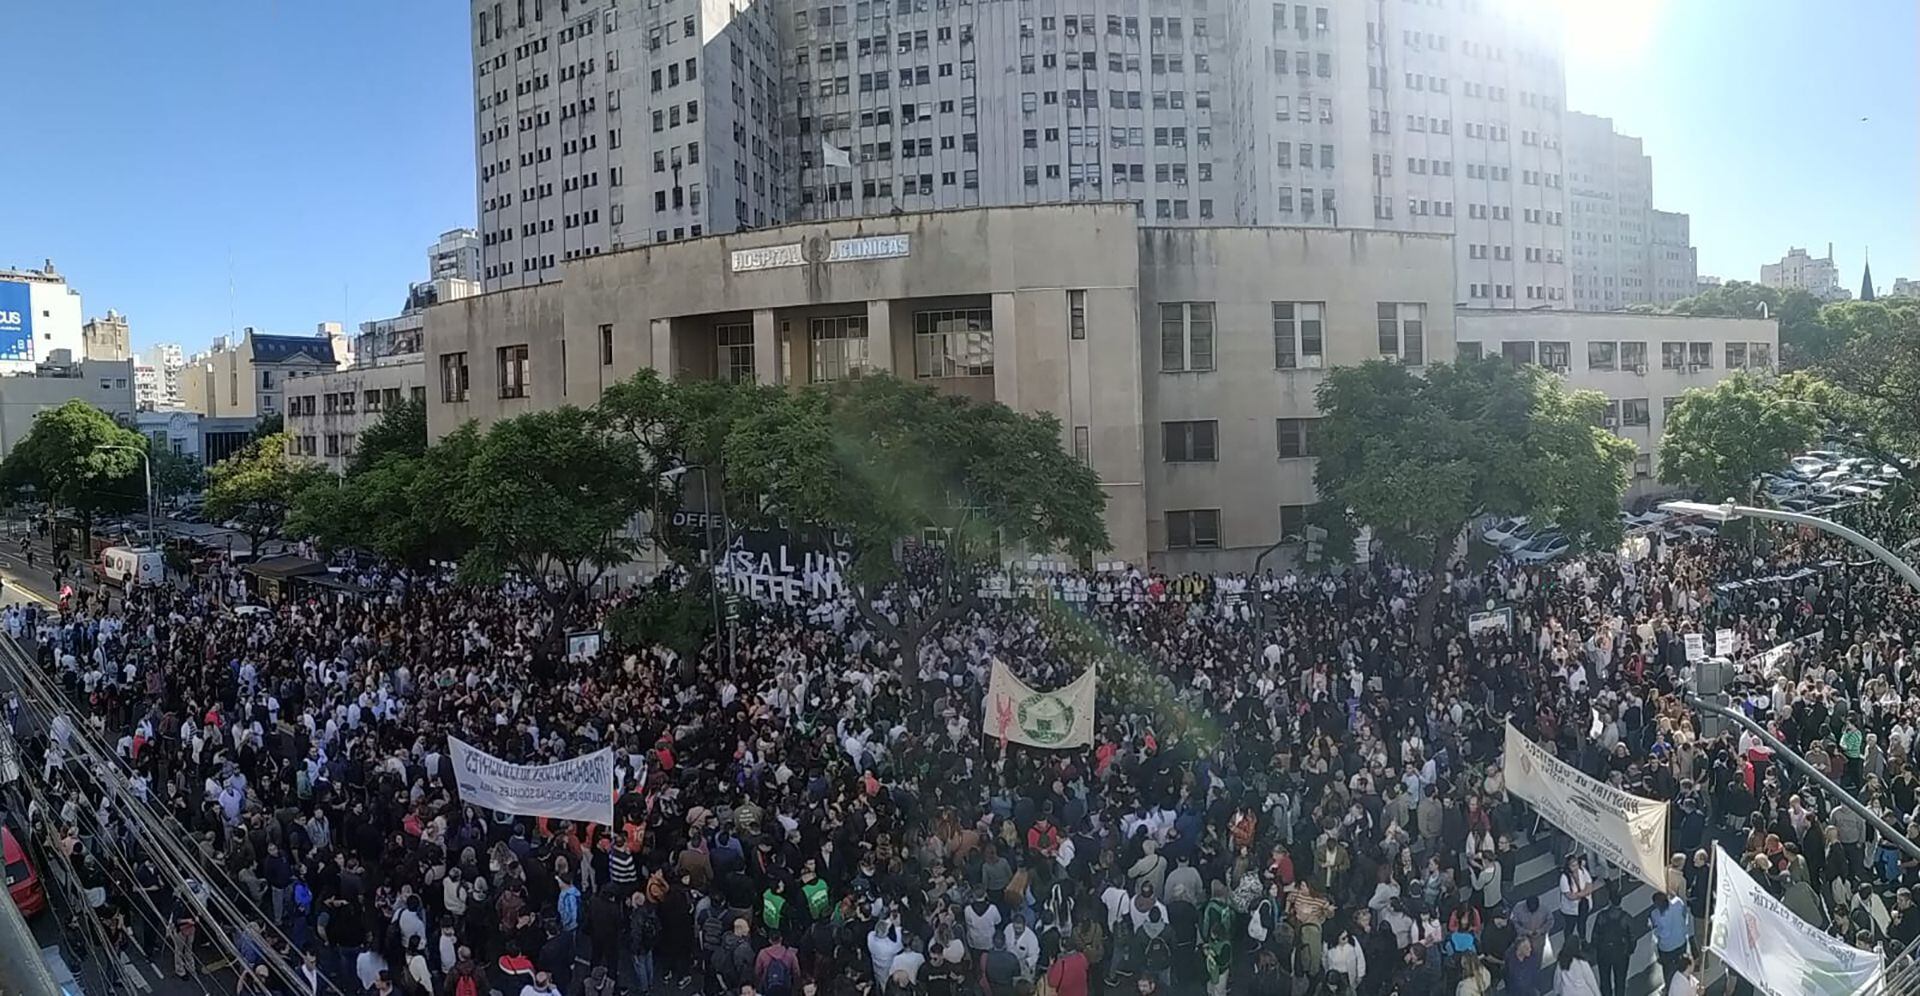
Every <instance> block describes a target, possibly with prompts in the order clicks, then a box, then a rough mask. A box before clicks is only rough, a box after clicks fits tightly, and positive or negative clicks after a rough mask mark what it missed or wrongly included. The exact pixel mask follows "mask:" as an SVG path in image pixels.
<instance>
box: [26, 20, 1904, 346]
mask: <svg viewBox="0 0 1920 996" xmlns="http://www.w3.org/2000/svg"><path fill="white" fill-rule="evenodd" d="M1617 6H1618V9H1617V10H1615V8H1614V7H1613V6H1609V7H1608V8H1607V10H1608V11H1611V13H1608V12H1599V13H1596V9H1597V8H1596V7H1595V5H1591V4H1577V5H1576V6H1575V7H1574V8H1572V10H1571V12H1570V26H1569V35H1570V36H1572V37H1573V38H1575V39H1576V40H1577V39H1580V38H1587V39H1590V40H1592V41H1591V43H1589V44H1585V45H1581V44H1570V45H1569V46H1568V48H1567V60H1566V62H1567V100H1566V106H1567V109H1568V110H1574V111H1581V112H1585V113H1591V114H1597V115H1604V116H1607V117H1610V118H1612V119H1613V120H1614V122H1615V124H1616V126H1617V127H1618V129H1619V130H1620V131H1621V132H1622V133H1624V134H1628V135H1633V136H1636V137H1639V138H1641V139H1642V140H1643V141H1644V142H1645V147H1646V150H1647V153H1648V155H1650V156H1651V157H1652V158H1653V159H1654V170H1655V174H1656V193H1655V202H1656V206H1657V207H1659V208H1661V209H1663V210H1669V211H1680V212H1687V213H1689V214H1691V215H1692V219H1693V239H1694V243H1695V245H1696V246H1697V247H1698V250H1699V272H1700V273H1701V274H1702V275H1712V276H1717V277H1721V278H1725V279H1741V280H1754V279H1757V277H1758V275H1759V267H1760V265H1761V264H1762V263H1766V262H1771V261H1775V260H1777V259H1778V258H1779V257H1780V256H1781V255H1782V254H1784V253H1785V252H1786V251H1787V249H1788V248H1789V247H1790V246H1814V247H1824V246H1825V245H1826V244H1827V243H1828V242H1829V241H1831V242H1833V243H1834V245H1835V253H1836V262H1837V263H1838V265H1839V267H1840V270H1841V282H1842V283H1843V284H1852V285H1857V283H1858V279H1859V272H1860V265H1861V262H1862V255H1863V252H1864V251H1865V250H1867V249H1870V250H1871V253H1872V258H1873V261H1874V262H1875V263H1877V264H1879V273H1878V277H1879V280H1880V281H1881V282H1882V284H1883V285H1885V286H1889V287H1890V286H1891V284H1892V281H1893V280H1894V279H1895V278H1898V277H1903V276H1912V275H1914V274H1915V273H1916V272H1917V271H1920V266H1916V262H1915V257H1916V252H1915V244H1914V243H1915V234H1914V233H1915V231H1916V228H1920V226H1916V224H1915V223H1914V217H1913V213H1912V208H1911V205H1913V204H1914V203H1915V202H1916V201H1917V200H1920V197H1916V196H1915V195H1914V183H1915V181H1914V179H1913V177H1914V174H1915V173H1916V169H1915V161H1916V156H1915V151H1914V142H1913V136H1912V128H1911V122H1912V121H1913V120H1914V119H1915V117H1916V115H1915V113H1914V110H1913V104H1914V96H1913V94H1912V93H1911V92H1910V91H1911V87H1906V86H1903V85H1901V79H1900V60H1899V59H1897V58H1894V59H1891V60H1890V61H1889V60H1887V59H1876V58H1872V57H1871V54H1870V53H1871V49H1872V48H1873V47H1874V46H1895V47H1897V45H1898V40H1899V39H1900V38H1903V37H1911V35H1912V33H1913V32H1912V30H1911V29H1912V27H1913V25H1912V23H1911V21H1912V18H1913V12H1912V11H1911V10H1906V11H1901V10H1893V9H1888V10H1882V11H1866V12H1861V11H1856V10H1851V9H1843V10H1839V11H1832V12H1824V13H1823V15H1822V19H1821V20H1819V22H1818V23H1800V21H1802V20H1808V19H1805V18H1801V17H1799V16H1798V14H1797V12H1800V11H1801V10H1802V8H1800V7H1798V5H1795V4H1790V3H1787V2H1786V0H1766V2H1762V3H1759V4H1755V5H1750V6H1743V8H1742V9H1743V10H1744V11H1748V13H1747V14H1746V15H1745V16H1744V17H1743V18H1740V19H1736V20H1737V21H1738V23H1737V24H1731V25H1730V24H1729V23H1728V19H1727V18H1726V17H1725V16H1723V15H1724V13H1725V10H1726V9H1727V8H1728V5H1727V4H1726V3H1722V2H1718V0H1716V2H1712V3H1700V4H1674V3H1666V4H1661V3H1657V2H1651V0H1640V2H1637V3H1630V4H1625V5H1617ZM109 13H110V12H109V11H108V10H107V8H106V7H105V6H104V5H99V4H80V5H72V6H71V7H66V8H61V9H53V10H43V9H35V10H34V11H32V12H30V13H28V14H26V15H24V17H25V19H26V20H27V21H28V22H29V23H28V25H27V28H26V32H25V33H26V34H28V35H30V36H38V37H45V38H85V39H88V40H89V42H90V43H91V44H92V45H93V46H94V49H93V52H94V54H95V55H96V56H104V57H107V58H110V59H115V60H120V62H121V64H122V65H123V66H125V67H127V68H129V69H131V70H137V71H131V72H122V73H118V74H114V76H113V78H112V79H109V78H108V77H106V76H104V75H98V74H92V75H90V74H85V73H82V72H80V71H79V70H78V69H77V68H76V66H77V63H76V61H75V60H72V59H70V58H64V57H63V56H64V55H67V54H70V53H65V52H63V50H62V48H61V46H59V45H52V44H49V45H42V46H34V47H30V48H29V50H28V51H27V52H26V53H24V59H23V65H22V67H21V68H22V70H23V71H22V73H21V77H22V78H24V79H26V80H28V88H27V94H28V97H29V101H28V102H29V103H30V104H33V105H34V106H37V107H38V108H40V110H39V113H40V114H42V115H44V116H45V122H44V123H45V124H46V126H47V127H46V128H44V129H42V130H44V131H46V132H48V133H49V134H53V135H58V136H63V137H69V138H70V139H71V140H69V141H66V142H63V143H61V144H60V145H59V148H60V149H61V150H70V151H62V153H61V154H59V155H53V154H49V153H46V152H42V153H38V154H37V155H34V156H27V157H16V158H15V159H14V160H11V161H10V162H9V165H7V166H5V167H0V170H3V171H0V180H4V181H5V182H6V183H7V185H8V187H9V189H12V190H15V191H16V192H22V191H33V193H32V194H31V196H28V195H26V194H24V193H16V203H15V209H14V213H15V214H16V215H17V216H18V217H17V221H16V223H15V224H11V225H9V226H7V227H6V230H5V231H4V232H0V265H7V266H35V267H37V266H38V265H39V264H40V262H41V260H42V259H43V258H47V257H51V258H52V259H53V260H54V261H55V263H56V265H58V266H59V267H60V269H61V271H62V272H63V273H65V274H66V275H67V276H68V278H69V279H70V280H71V281H72V284H73V286H74V287H76V288H77V289H79V290H80V291H81V292H82V293H83V294H84V295H85V298H86V309H87V312H88V314H89V316H91V315H98V314H103V313H104V312H105V311H106V309H108V308H109V307H111V308H114V309H117V310H118V311H120V312H121V313H123V314H126V315H127V316H128V317H129V320H130V321H131V323H132V330H133V340H134V346H135V348H136V349H145V348H147V347H149V346H151V345H153V344H154V343H157V342H162V341H171V342H178V343H180V344H182V345H183V346H185V347H186V348H187V350H188V351H189V352H192V351H195V350H198V349H201V348H204V347H205V345H206V344H207V343H208V342H209V341H210V340H211V339H212V338H213V337H214V336H216V335H219V334H223V333H226V332H228V331H229V330H230V329H231V330H237V329H238V328H239V327H242V326H249V325H251V326H254V327H256V328H261V329H263V330H271V331H276V332H285V331H293V332H299V331H303V330H307V329H311V328H313V327H314V325H315V323H317V322H320V321H325V320H334V321H344V322H346V323H348V324H349V325H350V326H352V325H357V324H358V323H360V322H362V321H368V320H374V319H379V318H384V317H388V316H391V315H393V314H397V313H398V312H399V311H400V307H401V305H402V304H403V303H404V301H405V298H406V290H407V285H408V284H409V283H410V282H412V281H416V280H421V279H425V278H426V276H427V274H426V273H425V272H424V261H423V259H422V256H423V253H424V252H425V250H426V249H427V248H428V247H429V246H430V245H432V243H433V240H434V238H435V237H436V236H437V234H438V233H440V232H442V231H444V230H447V229H451V228H457V227H468V226H474V227H477V223H476V222H477V220H476V219H475V217H474V214H475V210H474V209H475V193H474V187H473V176H474V169H475V167H474V163H473V160H474V156H473V135H472V132H473V124H472V122H473V101H474V97H473V92H472V91H473V89H474V88H473V87H472V76H471V71H472V70H471V66H470V51H469V45H470V32H471V26H470V24H469V23H468V19H467V16H466V11H465V9H464V7H463V6H458V5H445V6H444V7H441V6H435V7H434V8H431V9H430V10H428V11H427V12H425V13H420V12H416V11H406V12H397V11H391V10H385V9H382V8H380V7H377V6H375V5H370V4H353V5H348V8H347V10H346V12H325V13H322V12H315V11H310V10H305V9H302V8H299V7H296V6H293V5H285V4H280V5H274V6H270V7H267V8H263V9H259V10H255V9H253V8H250V7H243V6H241V5H238V4H231V5H218V6H216V7H214V8H212V9H211V12H209V13H203V14H201V15H200V16H198V17H195V18H184V19H183V18H178V17H169V16H162V15H160V14H158V13H156V12H153V11H138V12H131V13H128V12H115V13H113V16H111V17H109V16H108V14H109ZM1595 17H1599V18H1601V20H1600V21H1597V22H1596V21H1595V20H1594V18H1595ZM1903 23H1904V25H1905V29H1904V30H1903ZM1597 24H1599V25H1604V26H1605V30H1602V29H1601V27H1597V26H1596V25H1597ZM1710 29H1711V30H1712V31H1714V32H1716V34H1712V35H1709V34H1708V31H1709V30H1710ZM188 30H194V31H197V32H199V34H198V36H197V37H198V39H199V41H198V45H199V46H200V49H199V50H200V53H201V54H202V55H205V54H206V53H207V52H212V53H215V54H216V57H213V58H205V59H202V60H200V61H199V62H195V61H194V60H193V59H191V58H189V57H188V56H187V55H186V54H185V51H186V48H185V46H170V45H166V44H151V43H150V42H149V38H150V37H151V38H155V39H164V38H166V37H172V36H175V35H179V34H180V33H182V32H185V31H188ZM1729 31H1731V32H1732V35H1733V37H1728V36H1726V33H1727V32H1729ZM182 37H184V36H182ZM1709 41H1710V42H1711V44H1708V42H1709ZM1789 41H1791V42H1792V43H1793V44H1795V45H1798V46H1800V47H1801V50H1802V51H1803V52H1804V53H1808V54H1811V56H1812V60H1811V61H1812V62H1813V63H1815V64H1825V65H1829V66H1831V67H1832V70H1831V71H1830V72H1828V73H1827V74H1826V83H1827V86H1825V87H1824V88H1822V89H1821V90H1820V91H1819V93H1817V94H1814V93H1810V92H1802V91H1806V90H1807V88H1805V87H1797V88H1796V87H1791V86H1788V85H1787V83H1786V82H1784V81H1773V80H1771V79H1770V77H1769V76H1768V75H1767V70H1766V66H1767V65H1768V64H1770V63H1772V64H1777V63H1774V62H1773V60H1770V59H1769V58H1768V57H1767V55H1766V53H1767V51H1769V50H1770V49H1773V48H1777V47H1778V46H1779V45H1782V44H1786V43H1787V42H1789ZM1861 48H1864V49H1867V50H1868V51H1858V50H1857V49H1861ZM290 51H299V52H300V53H301V54H302V58H301V59H300V60H298V61H291V60H287V59H285V58H284V56H285V54H286V53H287V52H290ZM1843 56H1844V57H1843ZM1909 61H1910V60H1909ZM346 66H354V67H372V68H374V69H380V70H383V71H380V72H358V73H350V72H344V71H333V70H334V69H335V67H346ZM143 73H144V75H146V76H148V77H152V78H165V79H168V80H169V81H170V82H171V83H172V84H173V86H172V87H171V88H159V89H158V90H157V91H152V92H149V91H142V92H140V93H132V92H130V91H128V90H125V89H122V88H121V86H120V85H119V84H116V83H115V82H114V80H122V79H129V78H139V77H140V76H141V75H143ZM1689 88H1690V89H1689ZM1675 92H1685V93H1690V94H1697V95H1698V97H1697V99H1696V98H1694V97H1688V98H1687V99H1683V100H1675V99H1674V96H1673V95H1674V93H1675ZM1861 118H1865V119H1866V120H1864V121H1863V120H1860V119H1861ZM1787 120H1791V121H1793V125H1794V127H1795V128H1796V129H1799V132H1800V133H1799V134H1796V135H1795V136H1794V139H1793V141H1790V142H1781V143H1780V144H1779V145H1777V146H1776V145H1774V144H1773V143H1772V141H1770V140H1769V138H1768V137H1767V134H1766V133H1767V132H1769V131H1771V132H1772V133H1773V134H1774V135H1776V136H1777V135H1778V134H1779V129H1780V128H1781V127H1782V125H1781V122H1783V121H1787ZM236 121H237V122H244V124H241V125H235V124H234V122H236ZM1903 122H1904V123H1905V124H1906V134H1905V135H1902V134H1901V125H1902V123H1903ZM83 123H84V124H83ZM100 136H111V138H101V137H100ZM103 142H105V143H106V144H107V146H108V147H109V148H112V149H113V150H114V152H115V153H117V154H114V155H105V154H102V153H101V151H100V149H101V144H102V143H103ZM82 149H86V150H88V152H87V153H82V152H81V151H80V150H82ZM89 153H90V154H89ZM1728 160H1732V162H1731V163H1730V162H1728ZM1743 165H1744V166H1746V167H1748V168H1740V167H1742V166H1743ZM1822 184H1824V185H1822ZM1756 204H1759V205H1762V206H1763V207H1764V209H1755V208H1754V205H1756ZM1888 205H1895V206H1896V207H1895V209H1894V210H1891V211H1889V210H1887V207H1888ZM1901 205H1905V206H1906V208H1905V209H1904V210H1903V209H1901V208H1900V207H1899V206H1901ZM1383 224H1386V223H1383Z"/></svg>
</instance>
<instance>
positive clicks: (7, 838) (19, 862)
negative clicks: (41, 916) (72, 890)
mask: <svg viewBox="0 0 1920 996" xmlns="http://www.w3.org/2000/svg"><path fill="white" fill-rule="evenodd" d="M0 856H4V857H5V858H6V862H7V893H8V894H9V895H11V896H12V897H13V905H15V906H17V907H19V909H20V915H21V916H33V915H34V914H36V913H39V912H42V911H44V910H45V909H46V908H47V889H46V886H44V885H42V884H41V882H40V873H39V872H38V871H35V870H34V867H33V862H31V861H29V860H27V850H26V848H24V847H21V846H20V842H19V841H18V840H15V839H14V837H13V830H12V828H10V827H0Z"/></svg>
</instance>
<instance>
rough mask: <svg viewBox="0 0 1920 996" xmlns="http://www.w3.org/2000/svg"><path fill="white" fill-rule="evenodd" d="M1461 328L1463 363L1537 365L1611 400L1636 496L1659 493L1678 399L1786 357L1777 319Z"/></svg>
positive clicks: (1548, 318) (1559, 314)
mask: <svg viewBox="0 0 1920 996" xmlns="http://www.w3.org/2000/svg"><path fill="white" fill-rule="evenodd" d="M1455 324H1456V327H1457V329H1458V338H1459V346H1458V349H1459V355H1460V356H1461V357H1462V358H1466V357H1477V356H1482V355H1487V356H1503V357H1506V358H1507V359H1509V360H1512V361H1513V362H1515V363H1537V364H1539V365H1540V366H1542V367H1545V368H1547V369H1548V370H1551V371H1553V372H1554V373H1557V374H1561V375H1562V376H1564V377H1565V378H1566V380H1567V385H1568V386H1569V387H1573V388H1580V389H1590V390H1595V391H1599V392H1600V393H1602V394H1605V395H1606V396H1607V414H1606V426H1607V427H1608V428H1610V429H1612V430H1614V431H1615V432H1617V433H1619V434H1620V435H1621V436H1622V437H1624V438H1626V439H1628V440H1630V441H1632V442H1633V444H1634V446H1635V447H1636V448H1637V452H1638V455H1637V456H1636V457H1635V458H1634V464H1633V476H1632V478H1631V480H1630V481H1629V489H1628V495H1629V497H1637V496H1639V495H1642V494H1646V493H1649V492H1652V491H1655V490H1658V487H1659V486H1658V482H1657V478H1658V476H1659V473H1660V467H1659V451H1660V436H1661V434H1662V433H1664V432H1665V431H1666V420H1667V414H1668V413H1669V412H1671V411H1672V410H1673V406H1674V404H1675V403H1676V402H1677V401H1679V399H1680V396H1681V395H1683V394H1685V393H1686V392H1687V391H1689V390H1692V389H1694V388H1710V387H1712V386H1714V385H1715V384H1718V383H1720V382H1721V381H1722V380H1725V379H1726V378H1727V377H1728V376H1731V375H1732V374H1733V373H1735V372H1738V371H1743V370H1746V371H1769V370H1772V369H1774V363H1775V361H1776V359H1777V358H1778V357H1779V355H1780V323H1779V322H1777V321H1775V320H1772V319H1759V318H1686V317H1681V316H1678V315H1647V314H1637V313H1632V312H1612V313H1607V314H1593V313H1589V312H1580V311H1527V312H1503V311H1484V310H1475V309H1462V310H1461V311H1460V312H1459V313H1458V315H1457V316H1456V318H1455Z"/></svg>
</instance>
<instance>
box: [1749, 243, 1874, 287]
mask: <svg viewBox="0 0 1920 996" xmlns="http://www.w3.org/2000/svg"><path fill="white" fill-rule="evenodd" d="M1760 283H1761V284H1762V285H1763V286H1766V287H1772V288H1774V289H1776V290H1803V291H1806V292H1807V293H1809V294H1812V295H1813V296H1814V297H1817V298H1819V299H1820V300H1822V301H1844V300H1846V299H1848V298H1849V297H1852V296H1853V292H1852V291H1849V290H1847V289H1846V288H1845V287H1842V286H1840V268H1839V267H1837V266H1835V265H1834V263H1833V243H1831V242H1829V243H1827V254H1826V255H1825V256H1821V257H1815V256H1813V255H1811V254H1809V253H1808V252H1807V251H1806V250H1805V249H1801V248H1799V247H1798V246H1795V247H1793V248H1790V249H1788V250H1787V254H1786V255H1785V256H1782V257H1780V262H1778V263H1762V264H1760Z"/></svg>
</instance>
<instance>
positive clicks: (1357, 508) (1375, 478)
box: [1314, 358, 1634, 641]
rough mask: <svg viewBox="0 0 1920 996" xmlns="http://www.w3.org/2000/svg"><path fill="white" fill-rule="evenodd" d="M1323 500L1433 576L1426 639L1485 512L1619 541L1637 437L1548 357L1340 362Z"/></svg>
mask: <svg viewBox="0 0 1920 996" xmlns="http://www.w3.org/2000/svg"><path fill="white" fill-rule="evenodd" d="M1318 398H1319V404H1320V410H1321V413H1322V418H1321V422H1320V441H1321V456H1320V463H1319V466H1318V468H1317V469H1316V471H1315V477H1314V479H1315V483H1316V484H1317V485H1318V487H1319V491H1320V500H1321V502H1322V503H1323V504H1328V505H1330V506H1331V507H1332V508H1334V509H1344V510H1345V511H1346V512H1347V513H1348V515H1349V516H1350V518H1351V519H1352V520H1353V521H1354V522H1355V523H1356V524H1361V525H1367V526H1371V527H1372V529H1373V534H1374V537H1375V539H1376V540H1377V541H1378V542H1380V543H1382V544H1384V545H1385V547H1386V548H1387V549H1388V550H1390V551H1392V552H1393V553H1394V554H1396V555H1397V556H1399V557H1401V558H1402V559H1404V560H1406V561H1407V562H1409V563H1413V564H1421V565H1426V567H1427V569H1428V570H1429V572H1430V573H1431V575H1432V578H1433V583H1430V584H1429V585H1428V588H1427V592H1426V594H1425V596H1424V597H1423V599H1422V601H1421V604H1420V609H1421V618H1420V621H1419V632H1420V636H1421V639H1422V640H1423V641H1424V640H1428V639H1430V638H1431V634H1432V628H1431V622H1432V612H1433V608H1434V605H1435V603H1436V601H1437V597H1438V594H1439V591H1440V585H1439V580H1440V579H1441V578H1442V577H1443V576H1444V574H1445V572H1446V570H1447V568H1448V566H1449V564H1450V562H1451V560H1452V557H1453V553H1454V550H1455V547H1456V545H1457V544H1458V542H1459V540H1460V537H1461V534H1462V532H1463V531H1464V530H1465V529H1466V527H1467V525H1468V524H1469V523H1470V522H1472V521H1473V520H1474V519H1476V518H1478V517H1480V516H1483V515H1530V516H1533V517H1534V518H1536V519H1542V520H1551V521H1553V522H1555V523H1558V524H1559V525H1560V527H1561V528H1562V529H1563V530H1564V531H1565V533H1566V535H1567V537H1568V539H1569V541H1570V542H1573V543H1575V544H1585V545H1600V544H1610V543H1612V542H1615V541H1617V539H1618V538H1619V532H1620V523H1619V517H1618V511H1619V507H1620V495H1621V493H1622V491H1623V490H1624V489H1625V487H1626V480H1627V465H1628V464H1629V463H1630V462H1631V461H1632V459H1633V455H1634V449H1633V444H1631V443H1629V442H1627V441H1626V440H1624V439H1621V438H1620V437H1618V436H1616V435H1614V434H1613V433H1611V432H1608V431H1606V430H1605V429H1603V428H1601V427H1600V421H1601V416H1602V414H1603V413H1604V411H1605V407H1606V399H1605V398H1604V397H1603V396H1601V395H1600V394H1598V393H1596V392H1593V391H1571V392H1570V391H1567V390H1566V389H1565V388H1564V387H1563V386H1562V385H1561V383H1560V382H1559V380H1557V379H1556V378H1554V377H1553V376H1552V375H1550V374H1548V373H1547V372H1546V371H1544V370H1541V369H1540V368H1538V367H1533V366H1514V365H1513V364H1510V363H1507V362H1505V361H1503V360H1499V359H1494V358H1488V359H1484V360H1476V361H1467V362H1462V363H1458V364H1446V363H1436V364H1431V365H1429V366H1428V367H1427V368H1426V372H1425V375H1424V376H1418V375H1416V374H1415V373H1414V372H1413V371H1411V370H1409V369H1408V368H1406V367H1404V366H1401V365H1398V364H1393V363H1387V362H1382V361H1377V360H1376V361H1372V362H1369V363H1365V364H1362V365H1360V366H1355V367H1340V368H1336V369H1334V370H1332V371H1330V372H1329V373H1328V375H1327V378H1326V380H1325V381H1323V382H1322V383H1321V386H1320V388H1319V390H1318Z"/></svg>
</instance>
